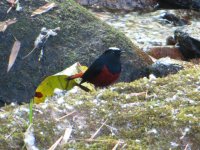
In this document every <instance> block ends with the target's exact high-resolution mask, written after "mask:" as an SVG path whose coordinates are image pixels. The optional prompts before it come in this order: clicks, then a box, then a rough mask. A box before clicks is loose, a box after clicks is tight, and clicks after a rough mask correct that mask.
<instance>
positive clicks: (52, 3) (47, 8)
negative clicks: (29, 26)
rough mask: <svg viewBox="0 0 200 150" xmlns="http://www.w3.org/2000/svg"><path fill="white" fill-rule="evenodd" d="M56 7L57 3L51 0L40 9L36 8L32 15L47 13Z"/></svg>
mask: <svg viewBox="0 0 200 150" xmlns="http://www.w3.org/2000/svg"><path fill="white" fill-rule="evenodd" d="M54 7H56V4H55V3H54V2H49V3H47V4H45V5H44V6H41V7H39V8H38V9H36V10H35V11H34V12H33V13H32V14H31V17H33V16H35V15H39V14H42V13H45V12H47V11H49V10H51V9H52V8H54Z"/></svg>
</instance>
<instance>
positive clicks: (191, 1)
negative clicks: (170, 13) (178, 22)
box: [159, 0, 200, 10]
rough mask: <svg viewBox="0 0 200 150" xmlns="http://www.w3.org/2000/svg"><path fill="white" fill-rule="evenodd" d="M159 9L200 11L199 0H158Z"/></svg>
mask: <svg viewBox="0 0 200 150" xmlns="http://www.w3.org/2000/svg"><path fill="white" fill-rule="evenodd" d="M159 3H160V5H161V6H160V7H165V8H166V7H167V8H171V9H174V8H185V9H194V10H200V1H199V0H159Z"/></svg>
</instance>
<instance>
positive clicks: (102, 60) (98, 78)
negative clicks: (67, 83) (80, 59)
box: [68, 47, 124, 87]
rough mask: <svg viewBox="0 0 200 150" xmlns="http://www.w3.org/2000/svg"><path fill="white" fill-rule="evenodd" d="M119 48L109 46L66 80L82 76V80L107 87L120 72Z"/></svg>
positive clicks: (120, 51)
mask: <svg viewBox="0 0 200 150" xmlns="http://www.w3.org/2000/svg"><path fill="white" fill-rule="evenodd" d="M122 52H124V51H122V50H121V49H120V48H117V47H110V48H108V49H107V50H106V51H105V52H104V53H103V54H102V55H101V56H99V58H97V59H96V60H95V61H94V62H93V63H92V64H91V66H90V67H89V68H88V69H87V70H86V71H85V72H81V73H78V74H75V75H72V76H69V77H68V80H73V79H76V78H82V80H81V82H80V83H79V85H81V84H82V83H84V82H89V83H92V84H93V85H94V86H95V87H107V86H109V85H111V84H113V83H114V82H115V81H116V80H117V79H118V78H119V76H120V73H121V61H120V56H121V53H122Z"/></svg>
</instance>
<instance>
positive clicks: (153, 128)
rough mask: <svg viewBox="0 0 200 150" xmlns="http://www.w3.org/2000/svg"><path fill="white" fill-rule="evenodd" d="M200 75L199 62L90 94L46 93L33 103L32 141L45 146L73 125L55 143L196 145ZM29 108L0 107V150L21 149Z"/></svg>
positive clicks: (77, 145) (75, 145) (79, 146)
mask: <svg viewBox="0 0 200 150" xmlns="http://www.w3.org/2000/svg"><path fill="white" fill-rule="evenodd" d="M199 76H200V67H199V66H197V67H190V69H186V70H181V71H180V72H179V73H177V74H175V75H170V76H167V77H165V78H154V79H153V78H151V79H148V78H142V79H140V80H137V81H135V82H131V83H118V84H115V85H114V86H111V87H109V88H108V89H98V90H97V91H94V92H92V93H85V92H83V91H81V90H78V91H76V92H75V93H74V92H71V93H66V95H64V96H55V97H53V98H50V99H49V100H48V101H47V102H46V103H42V104H39V105H34V109H33V113H34V114H33V116H34V118H33V125H32V128H33V129H34V132H32V133H33V134H32V137H33V138H32V139H35V142H33V143H32V144H33V145H34V146H35V147H37V148H38V149H49V148H50V147H51V146H52V145H53V144H54V143H55V142H56V141H57V140H58V139H59V138H60V137H61V136H63V135H64V133H65V130H66V129H67V131H69V130H70V129H72V132H71V134H70V133H69V134H67V135H68V136H65V137H69V138H68V140H67V142H64V144H63V145H62V143H63V142H59V144H58V146H57V147H56V149H60V150H61V149H76V150H79V149H80V150H83V149H101V150H108V149H113V148H114V147H115V146H116V144H117V143H119V145H118V147H117V148H118V149H133V147H134V149H142V150H143V149H185V148H186V147H187V148H188V149H193V150H197V149H199V141H200V126H199V114H200V101H199V98H200V86H199ZM28 112H29V106H28V105H21V106H16V105H15V106H6V107H3V108H1V110H0V135H1V136H0V141H1V142H0V147H1V149H2V150H8V149H13V148H14V149H23V147H24V142H23V139H24V133H25V131H26V130H27V128H28ZM66 114H67V116H66ZM64 116H65V117H64ZM106 120H107V121H106ZM104 122H105V125H103V123H104ZM101 126H102V127H101ZM67 133H68V132H67ZM95 133H96V134H95ZM94 135H96V136H94ZM91 136H94V138H91ZM149 141H151V142H149ZM115 148H116V147H115Z"/></svg>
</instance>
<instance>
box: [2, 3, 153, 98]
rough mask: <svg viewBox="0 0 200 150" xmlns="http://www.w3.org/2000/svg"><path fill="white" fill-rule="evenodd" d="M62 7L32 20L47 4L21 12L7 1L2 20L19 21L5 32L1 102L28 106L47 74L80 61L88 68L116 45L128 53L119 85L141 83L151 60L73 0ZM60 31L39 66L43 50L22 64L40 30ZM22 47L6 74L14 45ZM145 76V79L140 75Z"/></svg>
mask: <svg viewBox="0 0 200 150" xmlns="http://www.w3.org/2000/svg"><path fill="white" fill-rule="evenodd" d="M56 2H57V5H58V6H57V7H56V8H54V9H53V10H51V11H49V12H47V13H44V14H42V15H38V16H35V17H34V18H32V17H31V13H32V12H33V11H34V10H36V9H37V8H38V7H39V6H43V5H44V4H45V3H46V2H45V1H44V0H38V1H37V2H32V1H20V5H21V6H22V8H23V9H22V11H21V12H16V11H15V10H14V9H13V10H12V11H11V12H10V13H9V14H6V11H7V10H8V9H9V7H10V6H9V5H8V4H7V2H2V3H1V5H0V21H4V20H6V19H8V18H15V17H16V18H17V20H18V21H17V22H16V23H15V24H12V25H10V26H9V27H8V28H7V30H6V31H5V32H0V41H1V42H0V57H1V59H0V70H1V72H0V76H1V78H0V101H4V102H12V101H18V102H28V101H29V100H30V98H32V96H33V95H34V91H35V89H36V87H37V85H38V84H39V83H40V82H41V81H42V80H43V79H44V78H45V77H46V76H48V75H52V74H55V73H57V72H60V71H61V70H63V69H65V68H66V67H68V66H71V65H72V64H74V63H75V62H77V61H79V62H80V63H81V64H83V65H89V64H91V63H92V61H93V60H94V59H96V57H98V56H99V55H100V54H102V53H103V51H105V50H106V49H107V48H108V47H111V46H116V47H119V48H121V49H123V50H125V51H126V53H125V55H124V56H123V58H122V62H123V64H122V67H123V73H122V74H121V78H120V80H119V81H130V80H131V78H132V77H134V79H137V78H139V76H138V74H136V73H138V72H140V70H143V68H145V67H146V66H148V65H149V64H150V63H151V60H150V59H149V58H148V56H147V55H146V54H145V53H144V52H142V51H141V50H140V49H138V48H136V47H135V46H134V45H133V44H132V43H131V41H130V40H129V39H128V38H126V37H125V36H124V35H123V34H122V33H121V32H118V31H117V30H115V29H113V28H112V27H110V26H109V25H107V24H105V23H103V22H101V21H100V20H98V19H97V18H96V17H94V16H93V15H92V14H91V13H89V12H88V11H87V10H86V9H85V8H83V7H81V6H80V5H78V4H77V3H76V2H74V1H73V0H65V1H63V0H57V1H56ZM42 27H46V28H47V29H54V28H56V27H60V29H61V30H60V31H59V32H58V35H57V36H54V37H50V38H49V39H48V40H47V42H46V45H45V49H44V51H43V56H42V58H41V60H40V61H39V57H40V54H41V49H36V50H35V51H34V52H33V53H32V54H31V55H30V56H28V57H27V58H25V59H23V57H24V56H25V55H27V54H28V53H29V52H30V51H31V50H32V49H33V47H34V41H35V39H36V38H37V36H38V35H39V33H40V31H41V28H42ZM13 35H14V36H15V37H16V38H17V39H18V40H19V41H20V42H21V49H20V51H19V54H18V57H17V59H16V62H15V64H14V66H13V67H12V68H11V70H10V71H9V72H8V73H7V64H8V58H9V55H10V50H11V48H12V45H13V43H14V41H15V39H14V38H13ZM140 75H141V76H142V74H140Z"/></svg>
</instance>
